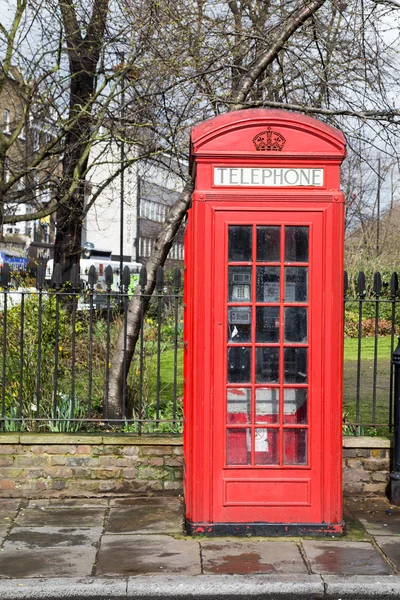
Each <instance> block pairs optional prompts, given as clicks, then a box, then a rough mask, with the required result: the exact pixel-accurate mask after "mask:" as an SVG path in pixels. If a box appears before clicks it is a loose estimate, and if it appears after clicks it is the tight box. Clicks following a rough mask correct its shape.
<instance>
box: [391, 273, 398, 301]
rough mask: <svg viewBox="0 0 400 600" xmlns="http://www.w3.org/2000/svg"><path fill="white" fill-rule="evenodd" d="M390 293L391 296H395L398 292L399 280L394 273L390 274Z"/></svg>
mask: <svg viewBox="0 0 400 600" xmlns="http://www.w3.org/2000/svg"><path fill="white" fill-rule="evenodd" d="M390 291H391V292H392V294H393V296H395V295H396V294H397V292H398V291H399V278H398V275H397V273H396V271H395V272H394V273H392V276H391V278H390Z"/></svg>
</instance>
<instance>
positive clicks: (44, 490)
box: [0, 433, 391, 498]
mask: <svg viewBox="0 0 400 600" xmlns="http://www.w3.org/2000/svg"><path fill="white" fill-rule="evenodd" d="M390 446H391V443H390V440H388V439H387V438H374V437H372V438H371V437H344V438H343V489H344V494H345V495H356V494H363V495H365V494H384V492H385V488H386V486H387V483H388V481H389V471H390V458H389V457H390ZM182 468H183V450H182V439H181V437H180V436H160V437H155V436H153V437H151V436H147V435H146V436H143V437H137V436H130V435H124V436H121V435H120V436H117V435H80V434H30V433H21V434H13V433H3V434H0V497H2V498H9V497H29V498H49V497H58V496H71V497H90V496H110V495H128V494H129V495H131V494H180V493H182Z"/></svg>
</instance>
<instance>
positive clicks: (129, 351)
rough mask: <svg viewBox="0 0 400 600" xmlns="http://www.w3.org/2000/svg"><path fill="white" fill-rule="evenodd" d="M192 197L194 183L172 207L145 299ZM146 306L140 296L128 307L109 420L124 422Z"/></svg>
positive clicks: (153, 258) (151, 267)
mask: <svg viewBox="0 0 400 600" xmlns="http://www.w3.org/2000/svg"><path fill="white" fill-rule="evenodd" d="M191 197H192V182H191V181H189V182H188V183H187V184H186V185H185V188H184V190H183V192H182V193H181V195H180V196H179V198H178V200H177V201H176V202H175V204H174V205H173V206H172V208H171V210H170V212H169V214H168V217H167V220H166V222H165V223H164V225H163V228H162V229H161V232H160V234H159V236H158V238H157V240H156V243H155V246H154V250H153V252H152V255H151V257H150V259H149V260H148V261H147V264H146V268H147V285H146V288H145V291H144V293H145V295H146V296H149V297H150V296H151V294H152V293H153V290H154V287H155V285H156V273H157V268H158V267H159V266H160V265H161V266H163V265H164V263H165V261H166V259H167V256H168V252H169V251H170V249H171V246H172V244H173V241H174V237H175V235H176V233H177V231H178V229H179V227H180V225H181V223H182V220H183V218H184V216H185V214H186V212H187V210H188V208H189V206H190V201H191ZM148 303H149V300H147V301H146V300H145V302H144V311H146V309H147V306H148ZM141 314H142V304H141V299H140V296H139V294H135V296H134V297H133V298H132V300H131V301H130V302H129V305H128V317H127V340H126V353H125V357H124V328H123V327H122V328H121V329H120V332H119V335H118V338H117V343H116V346H115V349H114V354H113V357H112V362H111V369H110V380H109V395H108V412H107V415H106V416H107V417H109V418H110V419H120V418H121V417H122V389H123V378H124V363H125V364H126V372H128V370H129V366H130V364H131V361H132V357H133V353H134V352H135V348H136V343H137V340H138V338H139V333H140V327H141Z"/></svg>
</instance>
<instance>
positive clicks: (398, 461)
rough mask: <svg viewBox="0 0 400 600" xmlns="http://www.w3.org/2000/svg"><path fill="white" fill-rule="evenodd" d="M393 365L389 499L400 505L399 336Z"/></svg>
mask: <svg viewBox="0 0 400 600" xmlns="http://www.w3.org/2000/svg"><path fill="white" fill-rule="evenodd" d="M392 365H393V366H394V448H393V471H392V472H391V473H390V501H391V502H392V503H393V504H396V505H400V338H398V345H397V348H396V350H395V351H394V352H393V354H392Z"/></svg>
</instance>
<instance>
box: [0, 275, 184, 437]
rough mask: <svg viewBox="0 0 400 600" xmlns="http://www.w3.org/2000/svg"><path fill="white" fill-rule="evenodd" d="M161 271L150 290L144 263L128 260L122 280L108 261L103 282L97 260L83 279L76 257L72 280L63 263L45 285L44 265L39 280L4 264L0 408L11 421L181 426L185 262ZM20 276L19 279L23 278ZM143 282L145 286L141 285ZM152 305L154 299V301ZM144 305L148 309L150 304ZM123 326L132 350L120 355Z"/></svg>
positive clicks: (81, 426)
mask: <svg viewBox="0 0 400 600" xmlns="http://www.w3.org/2000/svg"><path fill="white" fill-rule="evenodd" d="M167 275H168V277H166V276H165V274H164V271H163V269H162V268H161V267H160V268H159V269H158V271H157V278H156V288H155V290H154V293H153V294H152V296H151V297H149V296H146V294H145V286H146V282H147V273H146V269H145V268H142V270H141V272H140V276H138V275H136V276H132V275H131V273H130V271H129V268H128V267H125V269H124V271H123V274H122V278H121V279H122V280H121V281H120V282H119V286H118V288H119V289H118V290H117V291H115V290H114V289H113V288H114V287H115V284H114V282H113V273H112V269H111V267H107V268H106V269H105V273H104V280H103V282H99V281H98V278H97V274H96V271H95V269H94V267H91V269H90V270H89V273H88V277H87V282H86V285H85V289H84V290H83V289H82V287H83V286H82V283H83V282H82V281H81V280H80V276H79V271H78V269H77V267H74V269H73V272H72V276H71V279H72V282H71V285H70V286H69V287H68V288H63V287H62V283H61V267H60V265H56V266H55V270H54V277H53V282H52V286H51V287H50V286H46V284H45V280H44V270H43V268H42V267H41V266H40V265H39V267H38V270H37V278H36V281H35V286H34V288H28V287H26V285H25V286H24V287H21V286H19V287H18V277H17V278H16V280H15V281H14V282H13V278H12V274H11V273H10V271H9V268H8V265H4V267H3V269H2V272H1V281H0V285H1V292H0V331H1V334H0V335H1V349H2V351H1V358H0V369H1V415H0V417H1V418H0V427H1V429H2V430H3V431H4V430H6V431H57V432H60V431H69V432H71V431H93V430H98V429H106V430H119V431H121V430H122V431H128V432H130V431H132V432H137V433H144V432H150V433H157V432H170V433H174V432H175V433H178V432H180V431H181V429H182V385H183V379H182V360H181V358H182V357H181V353H182V333H183V315H182V310H183V308H182V294H181V291H182V289H181V288H182V286H181V272H180V270H179V269H175V271H174V272H172V273H168V274H167ZM16 286H17V287H16ZM136 288H137V289H136ZM134 294H137V295H138V300H139V302H140V308H139V313H140V335H139V339H138V341H137V344H136V348H135V352H134V356H133V359H132V362H131V364H130V365H129V364H128V362H127V360H126V356H127V353H126V349H127V345H128V343H129V341H128V328H129V318H130V317H129V303H130V300H131V298H132V297H133V295H134ZM147 305H148V306H147ZM145 306H146V307H147V312H146V314H145ZM119 335H123V348H124V351H123V352H122V353H120V355H118V356H114V348H115V345H116V340H117V337H118V336H119ZM113 361H122V371H123V382H122V390H121V413H122V417H121V418H114V419H113V418H111V414H110V412H111V411H110V382H111V378H112V369H113V368H114V367H113Z"/></svg>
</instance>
